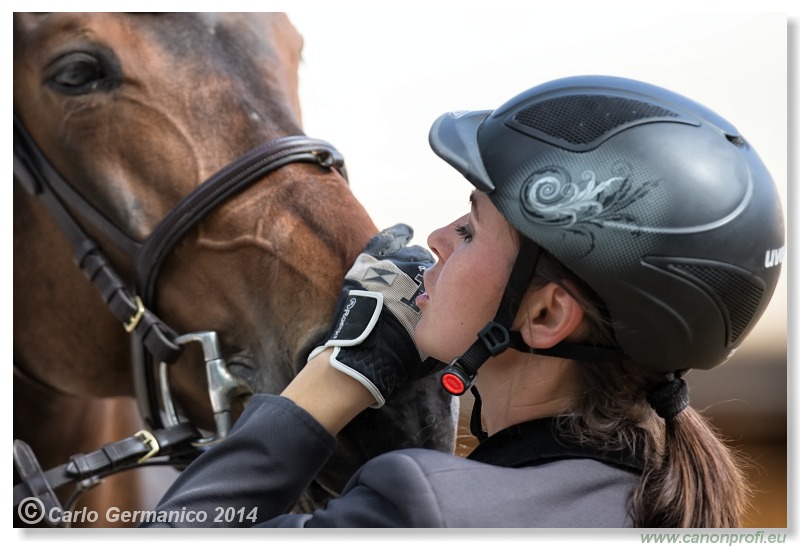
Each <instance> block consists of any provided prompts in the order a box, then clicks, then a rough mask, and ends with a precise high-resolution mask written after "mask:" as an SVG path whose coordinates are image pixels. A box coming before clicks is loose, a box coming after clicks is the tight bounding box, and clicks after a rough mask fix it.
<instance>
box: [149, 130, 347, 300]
mask: <svg viewBox="0 0 800 550" xmlns="http://www.w3.org/2000/svg"><path fill="white" fill-rule="evenodd" d="M295 162H310V163H315V164H319V165H320V166H323V167H333V168H336V169H337V170H339V171H340V172H341V173H342V175H343V176H344V177H345V179H346V177H347V176H346V174H345V172H344V158H343V157H342V155H341V153H339V151H337V150H336V149H335V148H334V147H333V146H332V145H331V144H329V143H328V142H326V141H322V140H318V139H311V138H308V137H305V136H287V137H282V138H278V139H276V140H273V141H270V142H268V143H264V144H262V145H259V146H258V147H256V148H255V149H252V150H251V151H249V152H248V153H246V154H244V155H243V156H242V157H239V158H238V159H237V160H235V161H234V162H232V163H231V164H229V165H227V166H225V167H224V168H223V169H222V170H220V171H219V172H217V173H216V174H214V175H213V176H211V177H210V178H209V179H208V180H206V181H205V182H204V183H203V184H202V185H200V186H199V187H197V188H196V189H195V190H194V191H193V192H192V193H190V194H189V195H187V196H186V197H184V198H183V200H181V202H179V203H178V204H177V205H176V206H175V208H173V209H172V210H171V211H170V212H169V213H168V214H167V216H166V217H165V218H164V219H163V220H162V221H161V223H160V224H159V225H158V226H157V227H156V228H155V230H154V231H153V233H152V234H151V235H150V236H149V237H148V238H147V240H146V241H145V242H144V243H142V247H141V249H140V250H139V251H138V253H137V254H136V273H135V278H136V289H137V290H138V292H139V295H140V296H141V297H142V300H143V301H144V303H145V305H149V303H150V302H151V301H152V299H153V295H154V293H155V289H154V287H155V282H156V280H157V278H158V274H159V271H160V269H161V264H162V263H163V261H164V259H165V257H166V256H167V255H168V254H169V252H170V250H172V248H173V247H174V246H175V244H176V243H177V242H178V241H179V240H180V239H181V237H183V236H184V235H185V234H186V233H187V232H188V231H189V230H190V229H192V228H193V227H194V226H195V225H196V224H197V223H198V222H199V221H200V220H202V219H203V218H204V217H205V216H206V215H207V214H208V213H209V212H211V211H212V210H213V209H214V208H216V207H217V206H218V205H219V204H220V203H222V202H223V201H225V200H226V199H228V198H230V197H231V196H233V195H235V194H236V193H238V192H239V191H241V190H243V189H244V188H246V187H248V186H249V185H251V184H252V183H253V182H255V181H256V180H258V179H259V178H261V177H262V176H264V175H266V174H269V173H270V172H273V171H275V170H277V169H278V168H280V167H282V166H285V165H287V164H291V163H295Z"/></svg>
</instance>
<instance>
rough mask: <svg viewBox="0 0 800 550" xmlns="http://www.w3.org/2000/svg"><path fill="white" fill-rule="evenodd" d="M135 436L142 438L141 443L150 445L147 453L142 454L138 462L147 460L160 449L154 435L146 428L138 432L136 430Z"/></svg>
mask: <svg viewBox="0 0 800 550" xmlns="http://www.w3.org/2000/svg"><path fill="white" fill-rule="evenodd" d="M136 437H141V438H142V443H144V444H145V445H148V446H149V447H150V451H148V453H147V454H146V455H144V456H143V457H142V458H140V459H139V460H138V461H137V462H138V463H139V464H141V463H143V462H145V461H147V460H149V459H150V458H152V457H154V456H156V455H157V454H158V451H160V450H161V447H159V445H158V441H157V440H156V437H155V436H154V435H153V434H152V433H150V432H148V431H147V430H139V431H138V432H136Z"/></svg>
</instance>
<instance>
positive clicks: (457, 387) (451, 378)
mask: <svg viewBox="0 0 800 550" xmlns="http://www.w3.org/2000/svg"><path fill="white" fill-rule="evenodd" d="M442 386H444V389H446V390H447V391H448V392H449V393H451V394H453V395H462V394H463V393H464V392H465V391H467V387H466V385H465V384H464V381H463V380H462V379H461V378H460V377H459V376H457V375H455V374H453V373H452V372H446V373H444V374H443V375H442Z"/></svg>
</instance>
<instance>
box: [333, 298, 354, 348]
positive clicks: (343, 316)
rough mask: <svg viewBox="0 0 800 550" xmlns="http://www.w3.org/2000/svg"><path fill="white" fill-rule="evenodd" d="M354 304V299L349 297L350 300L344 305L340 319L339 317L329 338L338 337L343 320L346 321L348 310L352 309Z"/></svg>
mask: <svg viewBox="0 0 800 550" xmlns="http://www.w3.org/2000/svg"><path fill="white" fill-rule="evenodd" d="M355 305H356V299H355V298H350V301H349V302H347V306H345V308H344V312H342V317H341V319H339V324H338V326H337V327H336V330H335V331H334V332H333V335H332V336H331V340H335V339H336V338H338V337H339V333H340V332H342V329H343V328H344V323H345V321H347V316H348V315H350V310H352V309H353V308H354V307H355Z"/></svg>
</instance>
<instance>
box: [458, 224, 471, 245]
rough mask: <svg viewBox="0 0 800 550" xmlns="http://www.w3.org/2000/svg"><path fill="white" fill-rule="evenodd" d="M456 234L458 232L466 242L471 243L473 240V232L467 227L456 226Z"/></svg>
mask: <svg viewBox="0 0 800 550" xmlns="http://www.w3.org/2000/svg"><path fill="white" fill-rule="evenodd" d="M455 232H456V234H458V236H459V237H461V238H462V239H463V240H465V241H466V242H469V241H471V240H472V232H471V231H470V230H469V228H468V227H467V226H466V225H457V226H455Z"/></svg>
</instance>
